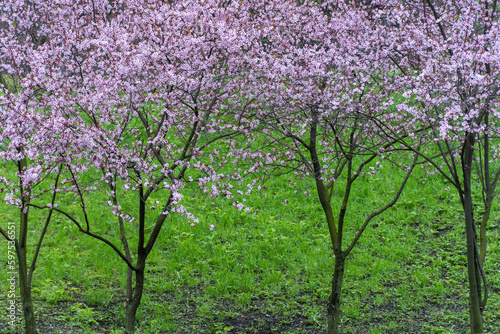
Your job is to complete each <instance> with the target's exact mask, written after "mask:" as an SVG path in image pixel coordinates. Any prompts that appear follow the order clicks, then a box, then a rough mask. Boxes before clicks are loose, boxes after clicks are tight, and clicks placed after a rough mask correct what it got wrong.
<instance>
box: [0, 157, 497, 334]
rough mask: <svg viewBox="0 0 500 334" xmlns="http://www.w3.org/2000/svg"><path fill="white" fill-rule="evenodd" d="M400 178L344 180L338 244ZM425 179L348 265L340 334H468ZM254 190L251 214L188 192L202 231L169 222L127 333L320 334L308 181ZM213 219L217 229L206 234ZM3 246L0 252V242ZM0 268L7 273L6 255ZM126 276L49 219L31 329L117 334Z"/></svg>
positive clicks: (98, 248)
mask: <svg viewBox="0 0 500 334" xmlns="http://www.w3.org/2000/svg"><path fill="white" fill-rule="evenodd" d="M397 173H399V172H397V171H394V170H393V169H391V168H389V167H386V168H384V169H382V171H381V173H380V174H378V175H376V176H375V177H374V178H369V177H367V178H365V179H360V182H359V184H355V186H354V189H353V191H354V193H353V199H352V202H351V204H350V207H349V212H348V216H347V218H348V223H347V226H346V232H345V234H346V235H345V238H346V242H345V243H344V244H345V245H347V242H348V241H349V240H352V237H353V235H354V233H355V231H356V228H357V227H358V226H359V225H360V224H361V223H362V218H363V217H364V216H365V215H366V214H367V213H368V212H370V211H371V210H374V209H376V208H377V207H379V206H381V205H382V204H383V200H384V198H387V196H389V195H390V194H391V193H392V192H393V191H394V190H395V188H397V184H395V183H394V181H393V180H394V175H395V174H397ZM424 177H425V176H424V173H423V172H417V173H416V174H415V175H414V176H412V177H411V179H410V181H409V184H408V187H407V189H406V191H405V192H404V193H403V196H402V197H401V199H400V201H399V202H398V203H397V204H396V205H395V207H394V208H392V209H391V210H390V211H388V212H386V213H385V214H383V215H382V216H380V217H379V218H377V219H375V220H374V221H373V222H372V223H371V224H370V225H369V227H368V228H367V230H366V232H365V234H364V235H363V237H362V238H361V240H360V242H359V244H358V246H357V247H356V248H355V249H354V250H353V252H352V253H351V255H350V256H349V258H348V260H347V265H346V273H345V279H344V286H343V292H344V294H343V297H342V298H343V299H342V309H343V312H342V318H341V326H342V329H343V333H466V331H467V330H466V328H467V324H468V312H467V286H466V258H465V239H464V228H463V224H462V219H461V210H460V207H459V203H458V199H457V197H456V195H455V193H454V191H453V190H450V191H446V190H444V189H445V188H446V187H447V185H446V184H445V183H443V181H442V180H441V179H440V178H439V177H438V176H431V177H427V180H426V181H425V182H424ZM304 191H310V192H311V196H306V195H304ZM253 195H254V196H249V197H248V201H247V202H246V204H247V205H248V206H249V207H250V208H252V209H253V210H255V211H256V212H258V213H257V214H253V213H246V212H243V211H238V210H236V209H235V208H234V207H233V206H232V205H231V203H230V202H229V201H227V200H225V199H222V198H216V199H211V198H208V197H206V196H205V194H203V193H202V192H201V191H199V190H196V189H193V190H192V191H191V192H190V194H189V196H185V198H184V201H185V204H186V206H187V207H188V208H189V209H190V210H191V211H192V212H193V213H194V214H196V215H197V217H198V218H199V219H200V223H199V224H198V225H197V226H196V227H191V226H190V225H189V224H188V222H187V219H185V218H182V217H178V216H172V217H171V218H169V219H167V221H166V223H165V225H164V228H163V230H162V232H161V234H160V238H159V240H158V243H157V245H156V246H155V248H154V250H153V252H152V253H151V255H150V257H149V258H148V264H147V273H146V287H145V291H146V292H145V294H144V297H143V300H142V305H141V307H140V309H139V312H138V333H143V334H146V333H151V334H152V333H321V332H322V331H324V329H325V312H326V308H325V300H326V299H327V297H328V294H329V284H330V280H331V276H332V274H333V255H332V251H331V247H329V242H330V241H329V240H330V237H329V235H328V230H327V227H326V225H325V223H324V219H323V214H322V210H321V207H320V206H319V204H318V202H317V200H316V197H315V192H314V189H313V186H312V185H311V184H310V182H307V181H306V180H305V181H302V182H299V184H298V185H297V186H296V187H295V188H291V187H290V186H289V182H288V181H287V178H286V177H282V178H278V179H273V180H270V181H268V182H267V183H266V188H265V189H264V190H261V191H256V192H255V193H254V194H253ZM95 196H96V198H95V203H94V204H93V205H91V207H90V208H89V210H90V211H91V212H90V214H91V215H92V214H93V215H94V216H101V215H100V207H99V205H98V203H99V200H100V199H99V198H98V197H99V196H100V195H95ZM478 199H479V198H478ZM65 200H66V201H67V202H68V203H70V204H71V201H70V200H69V199H65ZM285 200H287V201H288V205H287V204H286V203H285ZM335 201H336V202H335V203H337V204H338V203H339V201H340V197H338V198H336V199H335ZM131 203H132V202H131ZM74 205H76V203H75V204H74ZM124 205H132V204H124ZM494 205H495V206H494V208H493V212H492V218H491V223H490V229H489V231H488V233H489V240H490V241H489V242H490V243H489V251H488V254H487V261H486V264H485V270H486V274H487V277H488V278H489V289H490V298H489V301H488V305H487V308H486V310H485V326H486V330H487V331H489V332H500V296H499V291H500V265H499V264H500V252H499V245H500V242H499V241H500V228H499V215H500V211H499V209H500V208H499V206H498V203H497V201H495V204H494ZM0 208H1V211H0V212H1V214H0V218H1V224H2V226H3V224H4V223H5V222H7V221H9V220H12V221H14V220H15V219H16V217H17V216H18V215H17V212H16V211H15V210H13V209H12V208H9V207H7V206H5V205H3V204H2V206H1V207H0ZM45 214H46V212H37V211H35V210H33V211H32V216H31V219H32V224H33V225H32V226H33V230H32V231H31V233H32V234H33V235H38V233H40V230H41V224H42V222H43V220H44V217H45V216H44V215H45ZM112 221H113V220H112V217H111V216H106V215H104V216H103V217H102V219H99V221H98V222H96V225H94V226H93V229H94V231H96V232H100V233H104V234H105V235H107V236H108V237H110V238H112V239H113V240H115V241H118V238H117V235H116V234H114V233H115V232H116V231H117V226H116V225H115V224H114V223H113V222H112ZM211 224H213V225H215V226H216V227H217V228H216V229H215V230H210V229H209V228H208V227H209V226H210V225H211ZM134 226H135V225H134V224H129V225H128V228H129V229H130V230H132V229H133V228H134ZM30 240H31V243H30V246H31V247H33V246H34V243H35V241H34V239H33V238H31V239H30ZM0 247H4V249H6V247H7V245H6V243H5V242H4V241H2V242H0ZM0 260H1V261H2V262H1V263H2V264H4V265H5V266H6V258H5V252H0ZM125 273H126V267H125V265H124V263H123V262H122V261H121V260H120V259H119V258H118V256H116V255H115V254H114V253H113V251H112V250H111V249H110V248H109V247H107V246H105V245H104V244H102V243H100V242H98V241H96V240H93V239H91V238H90V237H87V236H84V235H82V234H79V233H78V231H77V229H76V228H75V227H74V226H73V225H71V224H70V223H69V222H68V221H67V220H65V219H64V218H63V217H61V216H58V215H56V216H55V217H54V220H53V221H52V223H51V226H50V228H49V235H47V237H46V239H45V242H44V245H43V249H42V252H41V256H40V258H39V263H38V267H37V270H36V271H35V278H34V286H33V290H34V299H35V302H36V309H37V315H38V321H39V326H40V332H42V333H57V332H60V333H120V329H121V328H122V326H123V321H124V310H125V309H124V305H123V304H124V302H125V281H126V275H125ZM6 278H7V276H6V271H5V270H2V271H0V279H1V284H0V309H1V310H5V308H6V305H7V302H8V301H7V297H6V295H5V292H6V291H7V284H6ZM19 302H20V301H19V300H18V303H19ZM5 315H6V313H4V312H2V313H0V332H2V330H3V333H11V329H7V328H6V327H5V326H4V324H6V322H7V320H6V318H5ZM2 326H4V327H2ZM50 326H52V327H50Z"/></svg>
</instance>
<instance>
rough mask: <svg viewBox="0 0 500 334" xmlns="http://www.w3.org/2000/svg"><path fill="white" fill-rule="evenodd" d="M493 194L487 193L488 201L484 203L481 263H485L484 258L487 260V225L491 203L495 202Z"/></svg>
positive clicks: (481, 228) (481, 230)
mask: <svg viewBox="0 0 500 334" xmlns="http://www.w3.org/2000/svg"><path fill="white" fill-rule="evenodd" d="M493 198H494V197H493V196H492V195H491V196H490V194H489V193H487V194H486V201H485V203H484V213H483V217H482V219H481V226H480V228H479V244H480V249H479V259H480V260H481V263H482V264H483V265H484V260H486V244H487V240H486V227H487V225H488V221H489V220H490V213H491V203H492V202H493Z"/></svg>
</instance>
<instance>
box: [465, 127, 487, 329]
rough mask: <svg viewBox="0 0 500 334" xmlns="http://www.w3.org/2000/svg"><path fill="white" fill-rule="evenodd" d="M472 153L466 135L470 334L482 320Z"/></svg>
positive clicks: (466, 225) (471, 143)
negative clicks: (474, 214)
mask: <svg viewBox="0 0 500 334" xmlns="http://www.w3.org/2000/svg"><path fill="white" fill-rule="evenodd" d="M473 151H474V135H473V134H468V135H467V139H466V141H465V145H464V147H463V152H462V154H463V156H462V169H463V177H464V214H465V233H466V237H467V273H468V278H469V311H470V329H471V333H472V334H480V333H483V318H482V315H481V307H480V303H481V301H480V299H481V298H480V291H479V286H478V284H479V283H480V282H478V280H477V277H479V273H478V268H477V262H476V253H475V247H474V239H475V238H476V235H475V233H474V216H473V205H472V189H471V166H472V155H473Z"/></svg>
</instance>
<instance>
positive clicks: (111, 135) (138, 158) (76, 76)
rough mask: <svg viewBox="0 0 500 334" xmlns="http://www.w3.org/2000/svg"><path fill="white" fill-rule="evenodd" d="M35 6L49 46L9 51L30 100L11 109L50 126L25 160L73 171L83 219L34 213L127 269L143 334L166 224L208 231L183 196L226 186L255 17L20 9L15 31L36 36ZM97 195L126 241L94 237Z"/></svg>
mask: <svg viewBox="0 0 500 334" xmlns="http://www.w3.org/2000/svg"><path fill="white" fill-rule="evenodd" d="M33 4H36V10H35V11H33V12H32V16H33V15H34V16H37V17H39V18H40V21H41V22H43V24H41V25H40V26H39V27H38V28H37V29H38V30H37V32H38V34H39V35H40V36H45V37H44V43H38V44H36V45H34V43H35V42H34V39H22V40H15V39H11V40H10V42H9V43H10V44H9V45H13V46H14V47H15V48H19V45H20V44H23V45H24V44H26V43H31V44H30V45H31V48H26V49H27V50H29V52H25V53H22V54H15V52H14V51H12V50H11V49H9V48H8V47H5V48H4V49H3V51H4V57H5V58H7V57H11V59H13V56H14V55H15V56H20V57H19V58H16V60H17V61H19V62H20V63H22V66H23V68H25V69H26V70H25V71H26V73H25V75H24V76H22V77H20V78H19V85H20V86H21V87H22V90H20V92H19V94H10V95H8V96H6V97H5V100H6V103H10V104H16V105H23V106H24V109H23V110H25V112H26V114H27V115H29V118H34V119H37V118H39V119H40V120H41V121H43V120H49V121H50V122H47V123H46V126H45V127H37V125H36V124H34V123H28V124H27V125H26V126H27V127H28V131H31V132H30V133H35V134H37V135H38V137H37V138H38V140H40V141H41V142H40V143H39V144H40V145H38V146H34V145H33V143H32V142H31V141H29V142H27V143H26V144H27V145H26V147H27V150H33V149H35V148H37V149H38V151H37V154H36V155H33V156H30V157H29V159H30V161H31V160H32V161H34V162H35V161H36V162H38V161H40V162H41V161H46V162H45V164H48V165H52V166H55V163H57V164H61V165H62V166H64V170H65V171H66V172H65V174H64V178H65V179H64V180H63V181H61V185H60V186H59V188H60V191H63V192H66V193H69V194H70V195H71V194H73V195H74V196H75V197H76V199H77V200H78V201H79V202H80V207H81V212H74V210H73V211H72V210H71V208H66V207H64V205H63V203H62V202H61V203H59V204H60V205H59V206H57V207H56V205H55V203H53V202H52V203H49V204H38V203H34V202H32V201H31V202H29V203H28V202H26V204H24V207H26V206H29V207H31V208H38V209H48V210H50V212H52V211H56V212H58V213H60V214H62V215H64V216H65V217H67V218H68V219H70V220H71V221H72V222H73V223H74V224H75V225H76V226H77V228H78V229H79V230H80V231H81V232H82V233H84V234H86V235H88V236H91V237H93V238H95V239H98V240H100V241H101V242H104V243H105V244H107V245H108V246H110V247H112V249H113V250H114V251H115V252H116V253H117V254H118V255H119V256H120V258H121V259H122V260H123V261H124V262H125V263H126V264H127V266H128V273H127V300H126V303H125V304H126V325H125V332H126V333H133V332H134V328H135V321H136V312H137V309H138V307H139V305H140V301H141V297H142V294H143V289H144V280H145V268H146V260H147V257H148V255H149V254H150V253H151V251H152V250H153V247H154V245H155V243H156V241H157V238H158V236H159V234H160V231H161V229H162V227H163V225H164V223H165V221H166V220H167V217H173V216H174V215H177V214H180V215H184V216H186V217H187V218H188V219H190V221H191V223H192V224H193V225H194V224H197V223H198V222H197V220H196V218H195V217H194V216H193V215H192V214H191V213H189V212H187V210H186V209H185V208H184V207H183V206H182V203H181V200H182V192H183V188H184V185H185V184H186V183H187V182H197V183H198V184H200V185H201V186H204V185H205V184H206V183H207V182H209V181H216V180H217V179H220V178H222V177H223V175H220V174H218V173H217V172H216V169H215V168H214V166H213V165H212V163H211V160H212V159H215V158H216V157H217V156H218V155H219V152H218V151H217V150H215V149H210V147H211V146H212V145H213V144H214V143H215V142H221V141H224V140H226V138H230V137H232V136H235V135H239V134H240V133H241V132H242V129H243V128H244V127H245V125H243V124H239V121H238V119H239V117H237V116H236V115H235V114H234V113H233V112H234V111H233V110H228V109H226V110H225V111H224V112H222V111H221V110H220V108H219V105H220V104H221V103H222V102H224V103H227V102H228V99H230V97H231V96H233V95H235V94H236V95H238V92H239V91H240V90H241V88H240V86H239V85H240V84H239V83H238V80H233V78H237V77H238V76H239V73H238V72H237V71H238V70H239V68H238V67H236V66H234V64H233V62H234V60H233V58H234V57H233V56H232V55H238V57H239V56H240V53H241V52H242V50H244V49H246V48H247V46H246V45H245V43H246V39H245V38H243V36H241V34H236V32H237V31H243V29H242V28H241V24H242V23H241V22H244V20H243V21H241V20H238V19H242V18H244V16H245V15H246V14H245V11H241V10H240V8H239V7H240V6H241V4H240V3H211V2H204V1H182V2H181V1H178V2H163V1H148V2H142V1H140V2H139V1H116V2H115V1H106V0H102V1H39V2H23V1H19V2H16V5H15V6H12V7H9V8H8V9H9V10H10V11H11V15H13V16H14V17H15V18H16V20H18V21H15V20H13V21H12V22H13V23H12V24H14V22H15V24H16V26H22V25H23V24H26V25H27V24H28V23H27V19H26V17H25V16H24V15H23V14H22V13H26V10H27V8H28V7H29V8H31V7H30V6H32V5H33ZM12 13H13V14H12ZM4 64H7V62H4ZM5 66H7V65H5ZM34 92H37V94H34ZM9 110H10V113H11V114H13V113H15V112H16V111H18V110H19V109H17V107H16V108H14V107H10V108H9ZM243 111H244V110H241V109H239V110H238V112H243ZM16 138H21V139H19V140H28V139H27V138H29V137H27V136H25V135H23V134H19V136H18V137H16ZM44 138H45V139H44ZM54 138H55V140H54ZM50 143H52V145H50ZM42 144H44V145H42ZM56 144H57V145H56ZM209 149H210V151H209ZM34 165H35V164H34ZM53 168H55V167H53ZM60 170H62V169H58V171H60ZM220 191H223V193H224V194H226V195H227V196H231V194H230V192H229V190H228V189H220V188H219V189H218V188H215V189H213V190H212V195H217V194H219V193H220ZM96 192H104V193H105V194H106V195H107V196H108V198H109V201H107V203H102V204H103V210H105V207H106V206H108V210H109V211H110V212H112V214H113V215H115V216H116V220H117V223H118V224H117V225H115V224H114V222H108V225H109V229H110V231H112V230H115V229H116V230H117V231H116V234H115V235H116V237H107V236H104V235H101V234H99V233H96V232H95V230H94V228H93V226H94V223H95V221H96V220H101V221H102V220H103V219H102V217H101V216H100V215H97V216H95V215H92V210H90V209H89V204H88V200H89V196H91V195H92V194H93V193H96ZM54 194H55V189H54ZM132 196H133V198H135V204H133V205H134V206H135V208H134V209H128V210H127V209H125V205H124V203H126V202H127V201H129V202H130V200H129V199H130V198H131V197H132ZM127 204H128V207H131V205H132V204H130V203H127ZM115 226H118V227H115ZM207 228H208V227H207ZM117 240H119V241H118V242H117ZM132 243H135V247H132Z"/></svg>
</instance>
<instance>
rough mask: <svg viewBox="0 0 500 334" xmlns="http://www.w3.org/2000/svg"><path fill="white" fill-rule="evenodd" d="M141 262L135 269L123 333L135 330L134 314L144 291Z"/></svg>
mask: <svg viewBox="0 0 500 334" xmlns="http://www.w3.org/2000/svg"><path fill="white" fill-rule="evenodd" d="M141 260H143V259H141ZM141 262H142V264H141V265H140V266H138V267H139V269H138V270H135V288H134V292H133V295H132V298H131V300H129V301H128V303H127V307H126V319H125V334H134V332H135V322H136V314H137V309H138V308H139V305H140V304H141V299H142V294H143V291H144V267H145V261H141Z"/></svg>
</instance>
